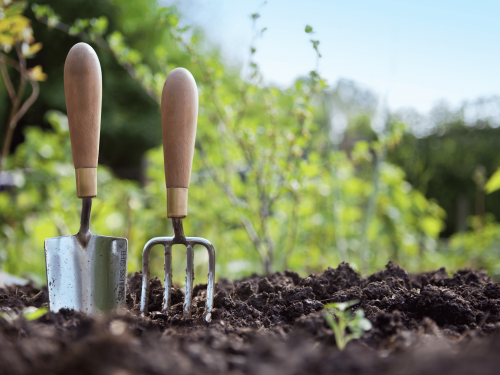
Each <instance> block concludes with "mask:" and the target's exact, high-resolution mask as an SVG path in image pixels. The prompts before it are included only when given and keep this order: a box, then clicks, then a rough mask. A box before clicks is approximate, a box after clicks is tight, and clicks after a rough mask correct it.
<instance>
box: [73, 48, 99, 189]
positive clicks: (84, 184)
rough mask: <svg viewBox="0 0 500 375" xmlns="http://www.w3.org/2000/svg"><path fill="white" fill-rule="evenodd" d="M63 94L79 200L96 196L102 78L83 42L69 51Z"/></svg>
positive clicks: (90, 50)
mask: <svg viewBox="0 0 500 375" xmlns="http://www.w3.org/2000/svg"><path fill="white" fill-rule="evenodd" d="M64 94H65V96H66V109H67V111H68V122H69V134H70V137H71V148H72V150H73V163H74V165H75V173H76V190H77V194H78V197H79V198H92V197H95V196H97V159H98V156H99V134H100V130H101V101H102V77H101V65H100V64H99V59H98V58H97V55H96V53H95V51H94V50H93V49H92V47H90V46H89V45H88V44H86V43H78V44H75V45H74V46H73V48H71V50H70V51H69V53H68V57H67V58H66V63H65V64H64Z"/></svg>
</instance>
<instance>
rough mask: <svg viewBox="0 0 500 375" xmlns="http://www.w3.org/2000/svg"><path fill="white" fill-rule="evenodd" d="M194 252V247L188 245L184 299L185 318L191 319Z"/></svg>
mask: <svg viewBox="0 0 500 375" xmlns="http://www.w3.org/2000/svg"><path fill="white" fill-rule="evenodd" d="M193 281H194V252H193V245H191V244H187V245H186V296H185V298H184V316H185V317H186V318H190V317H191V302H192V299H193Z"/></svg>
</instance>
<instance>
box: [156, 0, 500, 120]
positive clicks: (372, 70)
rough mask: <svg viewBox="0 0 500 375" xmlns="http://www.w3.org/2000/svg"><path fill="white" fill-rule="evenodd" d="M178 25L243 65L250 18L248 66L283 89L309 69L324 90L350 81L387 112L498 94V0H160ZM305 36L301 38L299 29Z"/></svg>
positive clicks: (499, 83) (499, 62) (499, 74)
mask: <svg viewBox="0 0 500 375" xmlns="http://www.w3.org/2000/svg"><path fill="white" fill-rule="evenodd" d="M163 3H164V4H165V3H167V4H172V3H176V4H177V5H178V7H179V10H180V11H181V13H182V14H183V15H184V20H183V23H184V24H191V25H197V26H199V27H201V28H203V29H204V30H205V32H206V34H207V37H208V40H209V42H210V43H212V44H214V45H219V46H220V48H221V50H222V52H223V54H224V56H225V57H226V58H227V59H228V61H232V62H240V63H244V62H245V61H248V58H249V46H250V44H251V40H252V35H253V32H252V21H251V19H250V15H251V14H252V13H259V14H260V18H259V19H258V20H257V23H256V29H257V30H261V29H262V28H264V27H266V28H267V30H266V31H265V32H264V33H263V34H262V37H260V38H258V39H257V40H256V41H255V43H254V44H255V46H256V49H257V52H256V54H255V61H256V62H257V63H258V64H259V67H260V69H261V72H262V74H263V77H264V80H265V81H266V82H268V83H274V84H278V85H280V86H282V87H286V86H288V85H290V84H291V83H292V82H293V81H294V79H296V78H297V77H298V76H301V75H305V74H307V73H308V72H309V71H311V70H314V69H315V68H316V55H315V52H314V50H313V48H312V44H311V42H310V39H315V40H319V41H320V45H319V50H320V52H321V54H322V58H321V59H320V62H319V72H320V74H321V75H322V76H323V77H324V78H326V80H327V82H328V83H329V84H334V83H335V82H336V81H337V80H338V79H339V78H343V79H349V80H353V81H356V82H357V83H358V84H361V85H362V86H363V87H366V88H367V89H371V90H373V91H374V92H375V93H377V94H380V95H381V96H383V97H386V100H387V103H388V105H389V107H390V108H391V109H392V110H397V109H401V108H406V107H413V108H415V109H417V110H418V111H421V112H427V111H429V110H430V109H431V108H432V107H433V105H435V104H436V103H438V102H440V101H443V100H444V101H446V102H447V103H449V105H451V106H452V107H453V106H459V105H460V104H461V103H462V102H463V101H465V100H474V99H476V98H478V97H488V96H492V95H498V94H500V48H499V47H500V22H498V19H499V16H500V1H498V0H496V1H485V0H476V1H460V0H454V1H448V0H434V1H428V0H418V1H416V0H415V1H403V0H399V1H389V0H376V1H374V0H364V1H363V0H349V1H345V0H344V1H339V0H330V1H327V0H308V1H296V0H268V1H267V2H266V3H265V4H264V2H263V1H262V0H259V1H255V0H232V1H231V0H182V1H179V0H173V1H169V0H164V1H163ZM306 25H310V26H312V27H313V30H314V34H312V35H311V34H306V33H305V32H304V29H305V26H306Z"/></svg>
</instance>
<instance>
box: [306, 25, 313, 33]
mask: <svg viewBox="0 0 500 375" xmlns="http://www.w3.org/2000/svg"><path fill="white" fill-rule="evenodd" d="M312 31H313V28H312V27H311V26H309V25H306V29H305V32H306V33H308V34H310V33H312Z"/></svg>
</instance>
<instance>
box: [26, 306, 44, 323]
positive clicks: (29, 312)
mask: <svg viewBox="0 0 500 375" xmlns="http://www.w3.org/2000/svg"><path fill="white" fill-rule="evenodd" d="M47 311H49V309H48V308H47V307H40V308H39V309H37V308H36V307H33V306H31V307H27V308H25V309H24V310H23V316H24V319H26V320H27V321H31V320H35V319H38V318H40V317H41V316H44V315H45V314H46V313H47Z"/></svg>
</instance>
